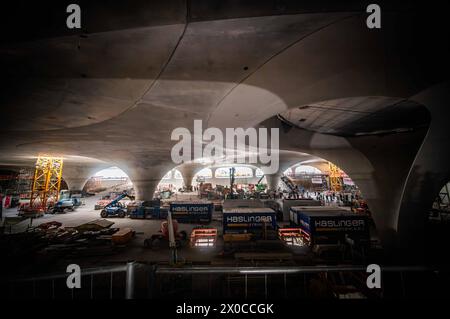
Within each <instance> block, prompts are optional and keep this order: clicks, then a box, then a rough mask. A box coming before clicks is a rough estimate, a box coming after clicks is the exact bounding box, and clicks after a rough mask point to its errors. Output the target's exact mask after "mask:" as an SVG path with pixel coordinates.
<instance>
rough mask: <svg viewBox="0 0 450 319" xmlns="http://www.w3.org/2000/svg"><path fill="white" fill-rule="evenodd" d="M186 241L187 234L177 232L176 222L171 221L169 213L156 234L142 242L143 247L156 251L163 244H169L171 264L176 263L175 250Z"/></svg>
mask: <svg viewBox="0 0 450 319" xmlns="http://www.w3.org/2000/svg"><path fill="white" fill-rule="evenodd" d="M186 240H187V233H186V232H185V231H184V230H182V231H180V232H178V222H177V221H176V220H172V214H171V212H170V211H169V212H168V214H167V220H166V221H163V222H162V223H161V228H160V230H159V232H158V233H156V234H153V235H151V236H150V237H149V238H146V239H145V240H144V246H145V247H148V248H153V249H157V248H160V247H161V246H162V245H163V244H164V243H168V244H169V248H170V250H171V263H172V264H176V263H177V262H178V255H177V248H179V247H182V246H183V245H184V244H185V243H186Z"/></svg>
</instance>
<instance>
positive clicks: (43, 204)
mask: <svg viewBox="0 0 450 319" xmlns="http://www.w3.org/2000/svg"><path fill="white" fill-rule="evenodd" d="M62 169H63V159H62V157H51V156H42V155H40V156H39V157H38V159H37V161H36V166H35V170H34V177H33V184H32V189H31V197H30V206H29V209H30V211H39V212H42V213H43V212H44V211H45V210H46V209H47V206H48V204H50V203H56V201H58V196H59V189H60V186H61V176H62Z"/></svg>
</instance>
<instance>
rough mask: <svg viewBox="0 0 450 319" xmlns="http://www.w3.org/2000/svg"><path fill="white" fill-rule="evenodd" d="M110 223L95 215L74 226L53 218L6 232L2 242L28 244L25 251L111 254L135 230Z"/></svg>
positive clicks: (130, 236)
mask: <svg viewBox="0 0 450 319" xmlns="http://www.w3.org/2000/svg"><path fill="white" fill-rule="evenodd" d="M113 224H114V223H113V222H110V221H108V220H105V219H98V220H94V221H91V222H88V223H84V224H81V225H78V226H74V227H64V226H63V225H62V224H61V223H59V222H57V221H52V222H48V223H43V224H40V225H39V226H36V227H31V228H29V229H28V230H27V231H25V232H22V233H17V234H11V235H5V237H6V238H2V242H4V243H12V245H13V246H17V247H27V249H26V251H27V252H28V253H43V254H58V255H70V256H74V255H76V256H86V255H102V254H111V253H114V252H115V251H116V250H117V248H119V247H120V246H123V245H125V244H127V243H128V242H129V241H130V240H131V239H132V238H133V237H134V234H135V232H134V231H133V230H132V229H131V228H122V229H119V228H113V227H111V226H112V225H113ZM7 236H12V237H14V238H12V237H7ZM10 248H11V247H10ZM21 249H22V248H21ZM10 250H11V249H10ZM13 250H14V249H13Z"/></svg>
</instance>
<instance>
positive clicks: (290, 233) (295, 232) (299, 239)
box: [278, 228, 309, 246]
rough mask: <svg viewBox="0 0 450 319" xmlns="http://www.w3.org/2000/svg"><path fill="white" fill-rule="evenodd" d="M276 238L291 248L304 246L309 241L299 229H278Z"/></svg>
mask: <svg viewBox="0 0 450 319" xmlns="http://www.w3.org/2000/svg"><path fill="white" fill-rule="evenodd" d="M278 238H279V239H280V240H282V241H283V242H284V243H285V244H286V245H291V246H305V244H306V243H305V242H307V241H309V235H308V234H307V233H305V232H304V231H303V230H302V229H301V228H279V229H278Z"/></svg>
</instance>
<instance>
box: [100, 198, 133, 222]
mask: <svg viewBox="0 0 450 319" xmlns="http://www.w3.org/2000/svg"><path fill="white" fill-rule="evenodd" d="M125 197H128V198H130V196H129V195H128V193H127V192H123V193H121V194H120V195H119V196H117V197H116V198H114V199H113V200H112V201H111V202H109V203H108V204H107V205H106V206H105V207H104V208H103V209H102V211H101V212H100V217H102V218H107V217H113V216H117V217H120V218H124V217H125V216H126V215H127V211H126V207H124V206H123V205H122V204H121V203H120V200H122V199H124V198H125Z"/></svg>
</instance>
